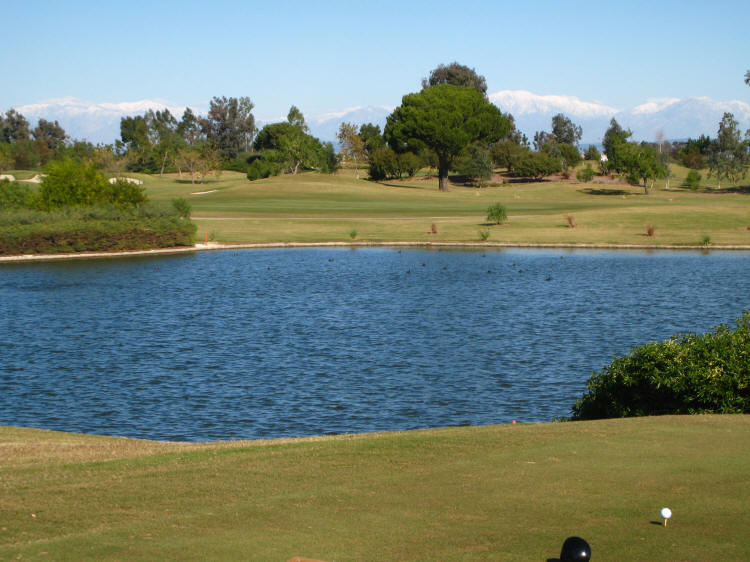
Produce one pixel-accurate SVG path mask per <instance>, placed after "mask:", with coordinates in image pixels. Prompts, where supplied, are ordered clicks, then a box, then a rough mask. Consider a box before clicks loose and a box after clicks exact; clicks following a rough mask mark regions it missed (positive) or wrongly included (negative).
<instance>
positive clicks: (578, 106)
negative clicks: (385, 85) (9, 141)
mask: <svg viewBox="0 0 750 562" xmlns="http://www.w3.org/2000/svg"><path fill="white" fill-rule="evenodd" d="M488 97H489V99H490V101H491V102H492V103H494V104H495V105H497V106H498V107H499V108H500V109H501V110H502V111H504V112H506V113H507V112H510V113H511V114H512V115H513V117H514V118H515V120H516V126H517V128H518V129H520V130H521V131H523V132H524V133H525V134H526V135H527V136H528V137H529V139H531V138H533V136H534V132H535V131H542V130H545V131H549V130H550V128H551V124H550V122H551V119H552V116H553V115H556V114H558V113H563V114H565V115H566V116H568V117H569V118H570V119H571V120H572V121H573V122H574V123H576V124H577V125H580V126H581V127H582V128H583V138H582V144H584V145H585V144H589V143H599V142H601V138H602V136H603V135H604V131H605V130H606V129H607V127H608V126H609V121H610V119H611V118H612V117H614V118H615V119H617V121H618V123H620V125H621V126H622V127H624V128H629V129H630V130H631V131H632V132H633V139H634V140H655V139H656V138H657V136H658V135H661V136H662V137H663V138H665V139H686V138H688V137H692V138H696V137H698V136H700V135H702V134H705V135H709V136H711V137H715V136H716V131H717V129H718V124H719V121H720V120H721V117H722V115H723V114H724V113H725V112H730V113H733V114H734V118H735V119H736V120H737V121H738V122H739V125H740V129H741V130H742V131H745V130H746V129H748V128H750V104H748V103H746V102H744V101H738V100H734V101H715V100H712V99H709V98H706V97H699V98H686V99H679V98H667V99H650V100H646V101H645V102H644V103H642V104H640V105H637V106H635V107H632V108H627V109H617V108H614V107H610V106H608V105H606V104H604V103H600V102H590V101H584V100H581V99H579V98H577V97H575V96H565V95H538V94H534V93H532V92H527V91H525V90H503V91H500V92H495V93H493V94H490V95H489V96H488ZM748 99H750V91H749V92H748ZM394 107H395V106H386V105H382V106H366V107H350V108H347V109H344V110H341V111H335V112H330V113H324V114H318V115H306V116H305V117H306V120H307V123H308V125H309V127H310V132H311V134H313V135H314V136H316V137H318V138H319V139H321V140H323V141H335V138H336V131H338V128H339V125H340V124H341V123H342V122H344V121H347V122H353V123H356V124H362V123H374V124H376V125H380V126H381V128H382V127H383V126H384V125H385V120H386V118H387V117H388V115H389V114H390V113H391V112H392V111H393V109H394ZM6 109H9V108H6ZM15 109H16V111H18V112H19V113H21V114H23V115H24V116H25V117H26V119H28V120H29V122H30V123H31V125H32V127H34V126H35V125H36V121H37V120H38V119H39V118H44V119H47V120H48V121H55V120H57V121H59V122H60V125H62V127H63V128H64V129H65V131H66V132H67V133H68V135H69V136H70V137H72V138H75V139H86V140H88V141H90V142H94V143H100V142H101V143H110V142H113V140H114V139H116V138H118V137H119V134H120V118H121V117H123V116H126V115H141V114H143V113H144V112H146V111H147V110H148V109H154V110H157V109H158V110H163V109H169V111H170V112H171V113H172V114H173V115H175V116H176V117H177V118H179V117H180V116H181V115H182V112H183V111H184V110H185V106H180V105H178V104H172V103H169V102H166V101H162V100H141V101H136V102H121V103H90V102H86V101H83V100H79V99H76V98H64V99H55V100H49V101H46V102H41V103H35V104H30V105H24V106H20V107H16V108H15ZM193 110H194V111H195V112H196V113H205V109H204V108H200V107H193ZM256 120H257V122H258V125H259V126H262V125H263V124H264V123H270V122H273V121H277V120H279V119H276V120H273V119H266V120H264V119H262V118H258V117H257V113H256Z"/></svg>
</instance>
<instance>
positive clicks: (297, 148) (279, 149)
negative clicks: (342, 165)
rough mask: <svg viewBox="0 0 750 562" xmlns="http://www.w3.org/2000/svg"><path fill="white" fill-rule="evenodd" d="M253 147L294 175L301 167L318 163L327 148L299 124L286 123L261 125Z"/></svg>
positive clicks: (267, 159) (313, 165) (265, 157)
mask: <svg viewBox="0 0 750 562" xmlns="http://www.w3.org/2000/svg"><path fill="white" fill-rule="evenodd" d="M253 146H254V148H255V150H257V151H259V152H260V153H261V157H262V159H264V160H265V161H266V162H269V163H273V164H274V165H276V166H278V168H280V169H281V170H284V171H288V172H291V173H292V174H296V173H297V172H298V171H299V169H300V167H303V168H314V167H317V166H319V165H320V161H321V155H325V148H326V147H324V146H323V145H321V143H320V141H319V140H318V139H316V138H315V137H313V136H311V135H308V134H307V133H305V132H304V131H303V130H302V127H300V126H299V125H292V124H291V123H288V122H282V123H272V124H270V125H266V126H265V127H263V129H261V131H260V133H258V136H257V137H256V138H255V142H254V143H253Z"/></svg>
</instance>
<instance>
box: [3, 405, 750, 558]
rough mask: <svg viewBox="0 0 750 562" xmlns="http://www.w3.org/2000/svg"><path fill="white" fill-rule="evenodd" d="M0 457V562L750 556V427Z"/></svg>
mask: <svg viewBox="0 0 750 562" xmlns="http://www.w3.org/2000/svg"><path fill="white" fill-rule="evenodd" d="M0 451H2V454H1V455H0V459H1V460H0V481H1V482H2V487H3V493H2V504H1V509H2V511H1V512H0V513H1V514H2V524H0V559H11V558H13V559H15V558H16V557H18V556H19V555H21V556H23V558H25V559H28V558H31V559H38V558H42V557H46V558H49V559H73V558H75V559H81V558H87V559H125V558H135V559H160V560H162V559H205V558H210V559H231V560H237V559H253V560H287V559H289V558H291V557H293V556H306V557H309V558H318V559H322V560H420V559H421V560H458V559H461V560H464V559H482V560H546V559H548V558H555V557H557V556H558V555H559V551H560V546H561V544H562V541H563V540H564V539H565V538H566V537H567V536H570V535H580V536H583V537H584V538H586V539H587V540H588V541H589V543H590V544H591V546H592V549H593V557H594V559H596V560H746V559H747V558H748V556H749V555H750V535H748V534H747V532H746V529H747V527H748V525H749V524H750V510H748V507H747V498H748V497H749V496H750V484H748V481H747V466H748V464H749V463H750V416H689V417H687V416H686V417H660V418H638V419H623V420H603V421H597V422H576V423H559V424H538V425H514V426H513V425H508V426H493V427H477V428H450V429H441V430H430V431H415V432H403V433H388V434H374V435H361V436H346V437H334V438H319V439H309V440H291V441H272V442H237V443H210V444H184V443H156V442H147V441H135V440H127V439H115V438H107V437H94V436H82V435H71V434H61V433H53V432H45V431H39V430H31V429H17V428H0ZM664 506H668V507H670V508H671V509H672V510H673V512H674V516H673V518H672V520H671V522H670V524H669V526H668V527H666V528H665V527H663V526H660V525H658V524H657V523H659V509H660V508H661V507H664Z"/></svg>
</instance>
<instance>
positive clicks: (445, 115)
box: [0, 62, 750, 193]
mask: <svg viewBox="0 0 750 562" xmlns="http://www.w3.org/2000/svg"><path fill="white" fill-rule="evenodd" d="M486 92H487V84H486V80H485V78H484V77H483V76H480V75H478V74H477V73H476V71H475V70H474V69H473V68H469V67H467V66H464V65H461V64H459V63H457V62H454V63H451V64H449V65H440V66H438V67H437V68H435V69H434V70H433V71H432V72H431V73H430V75H429V77H427V78H424V79H423V80H422V90H421V91H420V92H418V93H415V94H408V95H406V96H404V97H403V99H402V103H401V105H400V106H399V107H397V108H396V109H395V110H394V112H393V113H392V114H391V115H390V116H389V117H388V119H387V122H386V126H385V129H384V130H383V131H382V132H381V130H380V127H379V126H376V125H373V124H370V123H368V124H365V125H362V126H360V127H357V126H356V125H354V124H352V123H343V124H342V125H341V127H340V129H339V132H338V135H337V137H338V141H339V143H340V146H341V154H340V156H341V157H343V158H344V159H345V160H347V161H348V162H350V163H351V164H352V165H353V166H354V168H355V173H356V175H357V177H359V169H360V167H363V166H365V165H366V166H367V167H368V169H369V174H370V177H371V178H373V179H375V180H382V179H389V178H398V177H403V176H404V175H413V174H414V173H415V172H416V171H417V170H418V169H420V168H421V167H424V166H430V167H434V168H437V170H438V177H439V185H440V189H441V190H445V189H447V179H448V173H449V171H455V172H458V173H459V174H462V175H464V176H465V177H466V178H467V179H468V180H469V181H472V182H474V183H478V184H481V183H482V181H486V180H487V179H488V178H489V177H490V176H491V174H492V169H493V166H499V167H503V168H506V169H507V170H508V171H509V172H510V173H512V174H515V175H518V176H523V177H530V178H535V179H538V178H542V177H545V176H548V175H551V174H554V173H557V172H563V173H564V174H566V173H567V172H568V170H569V169H570V168H574V167H575V166H577V165H578V163H579V162H580V161H581V152H580V149H579V148H578V144H579V142H580V140H581V136H582V129H581V127H580V126H579V125H576V124H575V123H573V122H572V121H571V120H570V119H569V118H568V117H566V116H565V115H563V114H558V115H555V116H554V117H553V118H552V121H551V127H550V131H549V132H548V131H537V132H536V133H535V134H534V138H533V148H534V150H533V151H532V150H531V147H530V143H529V140H528V139H527V138H526V136H525V135H524V134H523V133H521V132H520V131H518V130H517V129H516V127H515V122H514V119H513V116H512V115H510V114H504V113H502V112H501V111H500V110H499V109H498V108H497V107H496V106H494V105H493V104H492V103H490V102H489V100H488V99H487V96H486ZM253 108H254V105H253V103H252V101H251V100H250V98H248V97H239V98H232V97H229V98H227V97H214V98H213V99H212V100H211V101H210V104H209V110H208V113H207V115H206V116H198V115H196V114H195V112H193V111H192V110H191V109H190V108H187V109H186V110H185V111H184V113H183V115H182V117H181V118H180V119H179V120H178V119H177V118H176V117H175V116H174V115H172V114H171V113H170V112H169V110H168V109H165V110H163V111H153V110H149V111H147V112H146V113H145V114H144V115H138V116H133V117H123V118H122V120H121V122H120V139H118V140H117V141H116V142H115V143H114V144H112V145H104V146H96V147H94V146H92V145H90V144H88V143H80V142H71V141H70V140H69V139H67V136H66V134H65V131H64V130H63V129H62V127H60V125H59V123H57V122H54V123H51V122H48V121H46V120H44V119H40V120H39V124H38V125H37V127H36V128H35V129H33V130H31V129H30V126H29V123H28V122H27V121H26V120H25V118H24V117H23V116H22V115H20V114H18V113H17V112H16V111H15V110H9V111H8V112H7V113H6V114H5V115H4V116H2V115H0V169H2V168H3V167H5V168H7V167H11V166H13V167H17V168H28V167H32V166H35V165H44V164H46V162H48V161H49V160H51V159H55V158H65V157H70V156H73V157H78V158H85V159H88V160H91V161H93V162H94V163H95V165H96V166H97V167H98V168H100V169H105V170H106V171H109V172H112V173H120V172H122V171H124V170H130V171H138V172H148V173H155V172H159V173H160V174H163V173H164V172H165V171H168V170H169V171H171V170H176V171H178V172H179V173H180V174H182V172H183V171H185V172H188V173H190V175H191V178H193V180H194V179H195V177H196V176H198V177H201V176H205V175H206V174H207V173H208V171H210V170H214V169H219V168H229V169H236V170H242V171H246V172H247V173H248V178H250V179H257V178H261V177H267V176H269V175H275V174H280V173H292V174H296V173H297V172H298V171H299V170H300V169H317V170H320V171H324V172H332V171H335V170H336V169H337V167H338V157H337V155H336V153H335V150H334V147H333V146H332V144H331V143H321V142H320V140H318V139H316V138H315V137H313V136H312V135H310V134H309V128H308V127H307V124H306V123H305V119H304V116H303V115H302V112H301V111H300V110H299V109H298V108H297V107H295V106H292V107H291V108H290V110H289V114H288V115H287V120H286V121H284V122H281V123H273V124H269V125H266V126H265V127H263V129H261V130H260V131H258V130H257V128H256V125H255V118H254V116H253V113H252V110H253ZM630 137H631V133H630V131H626V130H623V129H622V127H621V126H620V125H619V124H618V123H617V121H616V120H615V119H613V120H612V121H611V123H610V127H609V129H608V130H607V132H606V133H605V136H604V139H603V144H604V150H605V152H606V155H607V157H608V160H607V161H605V162H603V163H602V164H601V172H602V173H618V174H622V175H623V176H624V177H626V178H627V179H628V181H630V182H631V183H642V184H643V186H644V188H645V190H646V192H647V193H648V191H649V189H650V187H651V186H652V185H653V182H654V180H655V179H656V178H659V177H669V167H668V161H669V159H670V158H674V159H677V160H679V161H681V162H682V163H684V164H686V165H688V166H689V167H692V168H696V169H700V168H702V167H706V166H707V167H708V168H709V170H710V173H711V174H713V175H716V177H717V178H718V180H719V185H720V184H721V181H722V180H724V179H728V180H730V181H733V182H736V181H738V179H740V178H741V177H743V176H744V174H745V172H746V169H747V162H748V147H749V146H750V132H748V133H747V134H746V139H745V140H744V141H743V140H742V139H741V136H740V132H739V130H738V124H737V121H736V120H734V117H733V116H732V115H731V114H725V115H724V118H723V119H722V122H721V123H720V125H719V132H718V136H717V139H715V140H712V139H710V138H708V137H705V136H704V137H700V138H699V139H696V140H692V139H690V140H689V141H688V142H687V143H682V144H679V143H672V144H670V143H663V142H659V143H657V144H650V143H640V144H637V143H633V142H632V141H630V140H629V139H630ZM584 157H585V158H587V159H590V160H597V161H598V160H599V153H598V151H597V150H596V148H595V147H589V149H588V150H587V151H586V153H585V155H584Z"/></svg>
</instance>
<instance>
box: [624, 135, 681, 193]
mask: <svg viewBox="0 0 750 562" xmlns="http://www.w3.org/2000/svg"><path fill="white" fill-rule="evenodd" d="M613 153H614V155H615V156H616V161H617V162H618V166H619V167H620V170H621V171H622V172H623V173H625V174H626V177H627V180H628V182H630V183H631V184H633V185H638V184H639V183H640V182H641V181H643V189H644V191H645V193H646V195H648V194H649V192H650V191H651V188H653V186H654V180H655V179H656V178H663V177H665V176H666V174H667V173H668V169H667V168H666V166H665V165H664V164H663V163H662V162H661V161H660V159H659V154H658V153H657V152H656V150H654V148H653V147H652V146H648V145H643V144H637V143H634V142H624V143H619V144H616V145H615V147H614V152H613Z"/></svg>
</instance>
